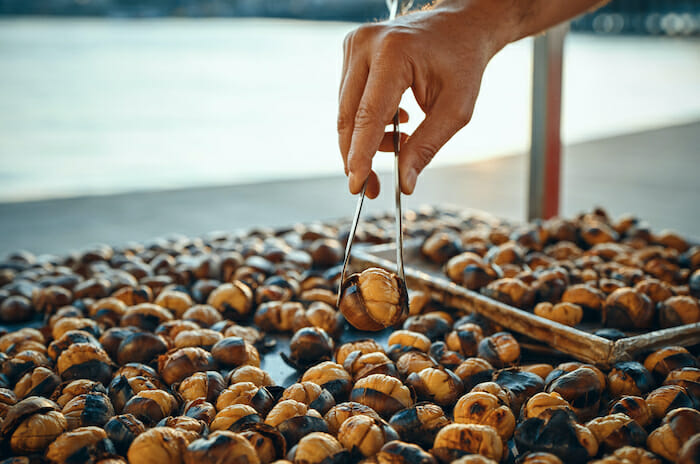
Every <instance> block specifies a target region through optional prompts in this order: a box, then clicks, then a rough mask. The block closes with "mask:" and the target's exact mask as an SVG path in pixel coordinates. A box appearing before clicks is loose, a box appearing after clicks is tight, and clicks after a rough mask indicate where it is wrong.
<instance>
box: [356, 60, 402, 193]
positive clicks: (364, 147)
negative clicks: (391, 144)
mask: <svg viewBox="0 0 700 464" xmlns="http://www.w3.org/2000/svg"><path fill="white" fill-rule="evenodd" d="M396 65H397V63H396V61H395V60H390V59H383V60H382V59H377V60H376V61H375V62H373V63H372V64H371V65H370V69H369V75H368V76H367V83H366V85H365V90H364V92H363V94H362V99H361V100H360V103H359V105H358V107H357V112H356V113H355V119H354V128H353V132H352V139H351V142H350V150H349V152H348V170H349V171H350V180H349V187H350V192H352V193H354V194H355V193H359V191H360V190H361V189H362V184H363V183H364V181H365V179H366V178H367V176H368V175H369V172H370V169H371V167H372V158H373V157H374V155H375V153H376V152H377V149H378V148H379V143H380V142H381V140H382V137H383V136H384V127H385V126H386V121H389V120H391V117H392V116H393V115H394V113H396V111H397V109H398V106H399V103H400V102H401V95H403V93H404V91H405V90H406V89H407V88H408V87H409V86H410V82H409V79H407V78H406V77H405V76H406V74H407V73H406V72H402V71H404V70H400V69H397V66H396ZM409 74H410V73H409Z"/></svg>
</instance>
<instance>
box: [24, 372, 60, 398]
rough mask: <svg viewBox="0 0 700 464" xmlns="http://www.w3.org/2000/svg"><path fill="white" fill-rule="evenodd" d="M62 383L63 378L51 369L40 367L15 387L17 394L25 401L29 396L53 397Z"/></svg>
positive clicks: (25, 376) (27, 374)
mask: <svg viewBox="0 0 700 464" xmlns="http://www.w3.org/2000/svg"><path fill="white" fill-rule="evenodd" d="M60 383H61V378H60V377H59V376H57V375H56V374H54V372H53V371H52V370H51V369H47V368H46V367H42V366H39V367H37V368H35V369H34V370H33V371H31V372H27V373H26V374H24V376H22V378H21V379H19V381H17V385H15V394H16V395H17V397H18V398H20V399H23V398H26V397H28V396H44V397H47V396H51V394H52V393H53V391H54V390H55V389H56V387H58V385H59V384H60Z"/></svg>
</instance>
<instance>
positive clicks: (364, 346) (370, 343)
mask: <svg viewBox="0 0 700 464" xmlns="http://www.w3.org/2000/svg"><path fill="white" fill-rule="evenodd" d="M354 351H359V352H360V353H361V354H367V353H374V352H380V353H384V348H382V346H381V345H380V344H379V343H377V342H376V341H374V340H372V339H371V338H365V339H362V340H356V341H353V342H348V343H343V344H342V345H340V346H339V347H338V349H337V350H336V352H335V361H336V362H337V363H338V364H340V365H341V366H342V365H343V364H345V358H347V357H348V355H350V353H352V352H354Z"/></svg>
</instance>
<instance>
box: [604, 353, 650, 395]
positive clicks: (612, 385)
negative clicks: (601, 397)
mask: <svg viewBox="0 0 700 464" xmlns="http://www.w3.org/2000/svg"><path fill="white" fill-rule="evenodd" d="M653 387H654V378H653V377H652V375H651V373H650V372H649V371H648V370H647V368H646V367H644V366H643V365H641V364H640V363H638V362H635V361H626V362H621V363H617V364H615V365H614V366H613V369H612V370H611V371H610V372H609V373H608V389H609V391H610V393H611V394H612V396H613V397H620V396H623V395H630V396H644V395H646V394H647V393H649V392H650V391H651V389H652V388H653Z"/></svg>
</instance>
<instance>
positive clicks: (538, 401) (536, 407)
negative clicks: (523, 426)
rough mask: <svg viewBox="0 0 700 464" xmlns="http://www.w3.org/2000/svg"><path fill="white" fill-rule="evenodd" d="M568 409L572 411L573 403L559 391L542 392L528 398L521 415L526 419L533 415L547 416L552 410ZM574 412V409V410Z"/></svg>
mask: <svg viewBox="0 0 700 464" xmlns="http://www.w3.org/2000/svg"><path fill="white" fill-rule="evenodd" d="M554 409H566V410H568V411H571V405H570V404H569V403H568V402H567V401H566V400H565V399H564V398H562V397H561V395H560V394H559V393H544V392H540V393H537V394H536V395H534V396H533V397H532V398H530V399H529V400H527V403H525V406H523V409H522V412H521V415H522V417H523V418H524V419H530V418H532V417H539V418H541V419H542V418H546V417H548V416H549V415H550V414H551V410H554ZM572 412H573V411H572Z"/></svg>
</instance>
